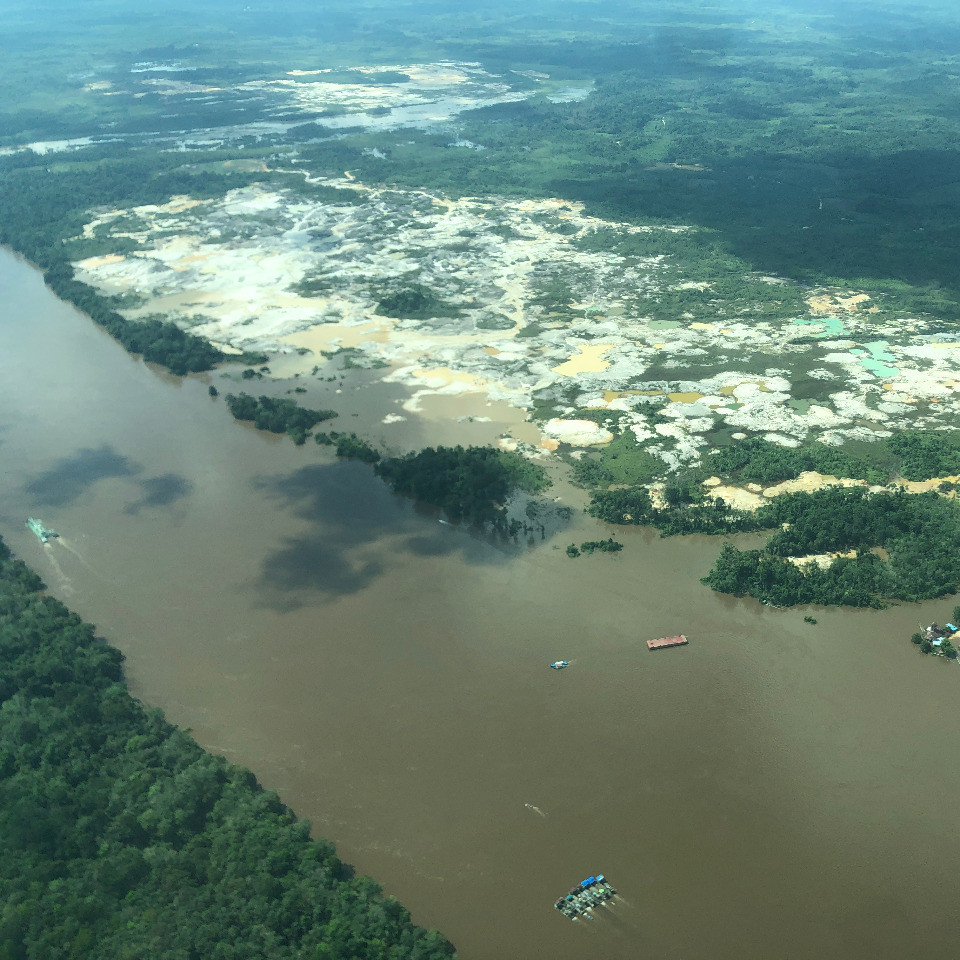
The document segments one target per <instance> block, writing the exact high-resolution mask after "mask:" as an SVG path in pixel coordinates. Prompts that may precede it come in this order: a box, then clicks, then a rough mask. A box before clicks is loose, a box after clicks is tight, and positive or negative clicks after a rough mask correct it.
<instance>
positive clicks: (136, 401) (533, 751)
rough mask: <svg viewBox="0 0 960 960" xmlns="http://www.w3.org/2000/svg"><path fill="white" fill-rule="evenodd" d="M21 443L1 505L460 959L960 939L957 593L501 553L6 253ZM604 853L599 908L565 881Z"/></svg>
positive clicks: (222, 740) (157, 684)
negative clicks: (649, 642)
mask: <svg viewBox="0 0 960 960" xmlns="http://www.w3.org/2000/svg"><path fill="white" fill-rule="evenodd" d="M214 382H216V383H217V384H218V385H219V386H220V387H221V390H223V389H224V386H223V384H222V382H221V381H220V380H215V381H214ZM228 387H229V385H228ZM347 393H348V388H347V386H346V385H345V386H344V394H343V402H344V403H345V404H346V403H348V402H349V403H352V404H354V406H357V408H358V410H359V409H360V407H359V405H358V404H359V401H357V400H356V398H353V399H350V398H348V397H347ZM373 395H374V392H373V391H371V392H370V393H369V394H365V395H364V396H373ZM370 402H372V401H370ZM331 405H333V404H331ZM361 414H362V410H361V411H360V413H358V417H357V419H356V420H355V421H353V424H356V423H362V415H361ZM428 426H429V425H428ZM351 428H354V427H353V426H352V425H351ZM407 429H408V430H412V429H414V427H412V426H411V427H408V428H407ZM423 429H424V430H425V435H424V439H425V440H430V439H432V436H431V435H428V434H429V431H428V429H427V428H423ZM434 442H436V441H435V440H434ZM0 464H2V470H0V491H2V497H0V533H2V535H3V537H4V539H5V540H6V541H7V543H8V544H9V545H10V546H11V547H12V548H13V549H14V550H15V551H16V552H17V553H18V554H19V555H20V556H21V557H23V558H24V559H25V560H26V561H27V562H28V563H29V564H30V565H31V566H33V567H34V568H35V569H37V570H38V571H39V572H40V573H41V575H42V576H43V577H44V579H45V580H46V582H47V583H48V584H49V586H50V589H51V591H52V592H53V593H54V594H55V595H57V596H58V597H60V598H61V599H63V600H64V601H65V602H66V603H68V604H69V605H70V606H71V607H73V609H75V610H76V611H77V612H78V613H80V614H81V615H82V616H83V617H85V618H87V619H89V620H91V621H92V622H94V623H95V624H96V625H97V627H98V630H99V631H100V633H101V634H102V635H103V636H104V637H106V638H107V639H108V640H109V641H110V642H111V643H113V644H115V645H116V646H118V647H119V648H120V649H121V650H122V651H123V652H124V653H125V654H126V657H127V662H126V670H127V676H128V678H129V681H130V684H131V687H132V689H133V691H134V693H135V695H137V696H139V697H140V698H142V700H143V701H144V702H145V703H147V704H149V705H156V706H159V707H162V708H163V710H165V711H166V713H167V715H168V717H169V718H170V719H171V720H172V721H173V722H175V723H177V724H180V725H182V726H184V727H189V728H190V729H192V731H193V733H194V735H195V736H196V737H197V739H198V740H199V741H200V743H201V744H203V745H204V746H205V747H207V748H208V749H210V750H213V751H216V752H219V753H222V754H224V755H225V756H227V757H229V758H230V759H232V760H235V761H237V762H239V763H242V764H245V765H247V766H249V767H250V768H251V769H253V770H254V772H255V773H256V774H257V775H258V777H259V778H260V779H261V781H262V782H263V783H264V784H265V785H266V786H268V787H271V788H274V789H276V790H277V791H278V792H279V793H280V795H281V796H282V797H283V799H284V800H285V801H287V802H288V803H289V804H290V805H291V806H292V807H293V808H294V809H295V810H296V811H297V812H298V813H299V814H301V815H302V816H305V817H309V818H310V819H311V820H312V821H313V823H314V826H315V830H316V832H317V833H318V834H322V835H325V836H327V837H329V838H330V839H332V840H334V841H335V842H336V844H337V847H338V849H339V852H340V855H341V857H342V858H343V859H344V860H346V861H347V862H349V863H352V864H354V865H355V866H356V867H357V868H358V869H359V870H361V871H363V872H366V873H369V874H371V875H373V876H374V877H376V878H377V879H378V880H380V881H381V882H382V883H383V884H384V885H385V887H386V889H387V891H388V892H390V893H392V894H395V895H396V896H398V897H399V898H400V899H401V900H402V901H403V902H404V903H405V904H406V905H407V906H408V907H410V909H411V910H412V912H413V914H414V918H415V920H416V921H417V922H419V923H421V924H424V925H427V926H436V927H439V928H440V929H441V930H443V932H444V933H445V934H446V935H447V936H449V937H450V938H451V939H452V940H453V941H454V943H456V945H457V946H458V948H459V950H460V955H461V957H462V958H464V960H494V958H498V960H499V958H504V957H509V958H518V960H527V958H535V957H551V958H556V960H574V958H582V957H584V956H593V957H603V958H606V960H635V958H637V957H641V956H650V957H658V958H681V957H683V958H687V960H728V958H729V960H734V958H736V960H769V958H770V957H777V958H781V960H790V958H796V960H808V958H810V957H819V958H837V960H840V958H843V960H877V958H891V960H893V958H896V960H902V958H903V957H907V956H910V957H922V958H942V957H947V956H952V955H953V954H954V953H955V949H956V948H955V936H956V935H955V930H954V926H955V924H954V920H953V917H952V915H951V912H950V910H949V908H948V906H947V904H948V903H949V896H950V893H951V891H952V890H953V887H954V883H955V875H956V865H957V863H958V862H960V832H958V831H957V829H956V827H955V825H954V824H953V821H952V814H953V800H954V797H955V796H956V788H957V783H958V782H960V746H958V744H957V740H956V737H955V731H954V729H953V721H954V720H955V717H956V703H957V698H958V696H960V668H958V667H957V666H956V665H954V664H948V663H944V662H936V661H933V660H931V659H929V658H923V657H921V656H919V655H918V654H917V653H916V648H915V647H913V646H912V645H911V644H910V643H909V642H907V640H906V637H908V636H909V634H910V633H911V632H913V631H914V630H915V629H916V627H917V623H918V622H919V621H923V622H929V621H930V620H932V619H935V618H936V619H942V618H943V617H944V616H946V615H948V614H949V612H950V610H951V609H952V606H953V600H952V598H947V599H946V600H945V601H943V602H942V603H936V604H927V605H925V606H923V607H918V606H904V607H900V608H896V609H893V610H889V611H884V612H872V611H871V612H852V611H837V610H831V611H816V612H815V616H816V617H817V618H818V620H819V623H818V624H817V625H816V626H811V625H809V624H805V623H804V622H803V613H805V612H808V611H776V610H768V609H765V608H761V607H759V606H758V605H757V604H756V603H754V602H752V601H738V600H734V599H730V598H724V597H720V596H717V595H715V594H712V593H711V592H710V591H708V590H707V589H706V588H704V587H702V586H701V585H700V584H699V582H698V578H699V577H700V576H702V575H703V574H704V573H705V572H706V570H707V569H708V567H709V565H710V562H711V559H712V557H713V556H714V555H715V554H716V551H717V550H718V549H719V543H718V542H716V541H711V540H706V539H703V538H684V539H670V540H660V539H658V538H657V537H655V536H653V535H651V534H650V533H649V532H645V531H635V530H623V531H617V537H618V539H621V540H623V541H624V542H625V544H626V548H625V550H624V551H623V553H622V554H620V555H616V556H605V555H597V556H594V557H581V558H579V559H577V560H570V559H568V558H567V556H566V555H565V553H564V551H563V547H564V546H565V545H566V543H568V542H570V541H573V540H578V541H579V540H583V539H588V538H589V539H594V538H596V537H597V536H598V535H599V536H606V535H607V531H606V530H600V529H598V528H597V527H595V526H593V525H591V524H590V523H589V522H588V521H587V520H586V518H579V519H577V520H576V522H575V526H574V527H573V529H572V530H570V531H568V532H567V533H565V534H563V535H562V536H561V537H560V538H558V540H557V541H556V542H549V541H548V542H546V543H543V544H538V545H537V546H535V547H534V548H532V549H529V550H524V551H521V552H517V551H510V550H504V549H502V548H500V547H498V546H497V545H496V544H491V543H487V542H485V541H483V540H480V539H477V538H475V537H472V536H470V535H469V534H468V533H466V532H465V531H462V530H459V529H457V528H455V527H451V526H448V525H443V524H439V523H437V520H436V518H434V517H432V516H430V515H427V514H424V513H422V512H417V511H416V510H415V509H414V508H413V507H412V506H411V505H410V504H409V503H408V502H406V501H403V500H400V499H398V498H396V497H394V496H393V495H391V494H390V493H389V492H388V491H386V490H385V488H384V487H383V486H382V485H381V484H380V483H379V481H377V480H376V479H375V478H374V477H373V475H372V473H371V471H370V470H369V469H368V468H366V467H364V466H362V465H359V464H355V463H337V462H334V461H333V460H332V459H331V458H330V456H329V452H328V451H326V450H321V449H318V448H317V447H316V445H314V444H312V443H308V444H307V445H306V446H305V447H303V448H295V447H294V446H293V444H292V443H290V442H289V440H287V439H285V438H282V439H281V438H274V437H271V436H267V435H264V434H261V433H257V432H256V431H254V430H252V429H250V428H247V427H245V426H243V425H240V424H236V423H234V422H233V421H232V419H231V418H230V415H229V413H228V411H227V410H226V407H225V405H224V403H223V401H222V400H217V399H212V398H210V397H209V396H208V395H207V383H206V382H204V381H203V380H202V378H196V379H187V380H183V381H181V380H178V379H176V378H171V377H169V376H167V375H165V374H162V373H159V372H157V371H156V370H154V369H150V368H148V367H146V366H145V365H144V364H142V363H141V362H139V361H137V360H135V359H132V358H130V357H129V356H128V355H127V354H125V353H124V352H123V350H122V349H121V348H120V347H118V346H117V345H116V344H114V342H113V341H112V340H111V339H110V338H109V337H108V336H107V335H106V334H104V333H103V332H102V331H101V330H99V329H98V328H97V327H96V326H95V325H94V324H93V323H91V322H90V321H89V320H88V319H86V318H85V317H84V316H82V315H81V314H79V313H78V312H77V311H75V310H74V309H73V308H72V307H70V306H68V305H66V304H63V303H61V302H60V301H58V300H57V299H56V298H55V297H54V296H53V295H52V294H51V293H50V292H49V291H48V290H46V288H45V287H44V286H43V284H42V282H41V279H40V277H39V275H38V274H37V273H36V271H34V270H33V269H32V268H31V267H30V266H29V265H27V264H25V263H23V262H22V261H19V260H17V259H16V258H14V257H13V256H12V255H10V254H9V253H7V252H0ZM31 515H33V516H39V517H41V518H42V519H43V520H44V522H45V523H47V524H48V525H49V526H52V527H54V528H55V529H57V530H58V531H59V532H60V533H61V535H62V536H61V539H60V540H59V541H56V542H53V543H51V544H49V545H47V546H41V545H40V544H39V543H38V542H37V540H36V539H35V538H34V537H33V536H32V535H31V534H30V533H29V532H28V531H27V530H26V529H25V527H24V525H23V521H24V518H25V517H27V516H31ZM679 631H682V632H684V633H686V634H687V635H688V636H689V637H690V640H691V643H690V645H689V646H688V647H685V648H682V649H676V650H666V651H660V652H658V653H650V652H648V651H647V649H646V645H645V644H644V642H643V641H644V640H645V639H646V638H647V637H650V636H652V635H662V634H664V633H675V632H679ZM558 658H565V659H568V660H572V661H573V663H572V665H571V666H570V667H569V668H568V669H566V670H564V671H560V672H558V671H553V670H550V669H548V667H547V664H548V663H550V662H551V661H553V660H556V659H558ZM532 808H536V809H532ZM596 872H603V873H604V874H606V875H607V877H608V878H610V880H611V881H612V882H613V883H614V884H615V885H616V886H617V887H618V888H619V890H620V891H621V896H622V899H621V900H619V901H618V902H616V903H615V904H614V905H613V907H612V908H610V909H607V908H600V909H598V910H597V914H598V918H597V919H596V920H595V921H593V922H590V923H588V922H582V921H581V922H577V923H570V922H569V921H567V920H565V919H564V918H563V917H561V916H560V915H559V914H558V913H557V912H556V911H554V910H553V909H552V903H553V901H554V899H555V898H556V897H558V896H560V895H561V894H562V893H564V892H565V891H566V889H567V888H568V887H570V886H571V885H572V884H573V883H574V882H576V881H578V880H580V879H581V878H583V877H585V876H587V875H589V874H593V873H596Z"/></svg>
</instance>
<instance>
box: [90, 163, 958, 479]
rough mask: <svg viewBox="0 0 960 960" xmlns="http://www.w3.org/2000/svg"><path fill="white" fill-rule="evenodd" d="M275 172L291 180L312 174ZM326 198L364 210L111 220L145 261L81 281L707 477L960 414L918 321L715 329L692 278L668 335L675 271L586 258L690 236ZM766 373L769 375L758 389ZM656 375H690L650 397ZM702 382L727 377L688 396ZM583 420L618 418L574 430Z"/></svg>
mask: <svg viewBox="0 0 960 960" xmlns="http://www.w3.org/2000/svg"><path fill="white" fill-rule="evenodd" d="M277 173H278V181H281V180H282V179H283V176H286V177H287V182H288V183H289V177H290V176H291V175H301V176H302V175H304V174H303V171H298V170H296V169H293V170H287V171H277ZM312 182H317V183H320V184H322V185H324V186H326V187H332V188H340V189H344V190H350V191H353V192H352V193H351V194H349V195H348V194H345V195H344V196H345V202H343V203H336V202H319V201H315V200H310V199H304V198H303V197H301V196H299V195H298V193H297V191H296V190H294V189H290V188H285V187H283V186H281V185H277V184H273V185H264V184H260V185H254V186H250V187H244V188H241V189H237V190H234V191H231V192H230V193H229V194H227V195H226V197H224V198H222V199H218V200H211V201H204V202H197V201H191V200H185V199H183V198H173V199H171V201H170V202H169V203H167V204H164V205H162V206H144V207H137V208H134V209H132V210H112V211H101V212H99V213H98V215H97V216H96V217H95V218H94V219H92V220H91V222H90V223H88V224H87V226H86V227H85V229H84V234H85V235H87V236H92V235H93V234H94V231H96V235H97V236H98V237H101V238H102V237H103V236H104V235H110V236H114V237H117V238H120V237H127V238H131V239H133V240H135V241H136V242H137V243H138V245H139V246H138V249H137V250H136V252H134V253H131V254H128V255H120V254H116V255H108V256H101V257H96V258H91V259H87V260H83V261H81V262H79V263H77V264H76V269H77V276H78V278H79V279H81V280H83V281H85V282H87V283H90V284H92V285H93V286H95V287H96V288H97V289H98V290H100V291H101V292H103V293H105V294H127V295H129V296H128V297H127V300H126V301H125V305H124V306H123V307H122V308H121V309H122V312H123V313H124V314H125V315H126V316H127V317H129V318H130V319H137V318H142V317H145V316H148V315H151V314H162V315H164V316H167V317H169V318H171V319H173V320H175V321H176V322H177V323H179V324H180V325H182V326H183V327H185V328H189V329H191V330H193V331H195V332H197V333H199V334H202V335H204V336H206V337H209V338H210V339H211V340H212V341H214V342H215V343H219V344H222V345H225V346H227V347H229V348H234V349H257V350H264V351H266V352H268V353H270V354H271V355H272V356H271V360H270V367H271V371H272V374H273V375H274V376H279V377H283V378H292V377H294V376H295V375H297V374H299V375H301V376H309V375H311V373H312V372H313V370H314V367H316V366H319V367H320V370H319V371H318V376H324V375H325V372H327V371H325V370H324V364H325V363H326V358H325V357H324V356H323V355H322V354H321V353H320V351H327V352H328V353H329V352H331V351H336V350H337V349H343V348H350V349H351V354H350V359H351V366H354V367H367V368H381V367H382V368H383V370H382V379H383V380H385V381H387V382H396V383H402V384H405V385H406V386H407V387H409V388H411V389H412V391H413V394H412V396H411V398H410V399H409V400H408V401H407V404H406V407H407V411H408V412H415V411H417V410H418V409H420V408H422V406H423V403H424V401H425V400H426V399H427V398H439V397H458V398H462V399H463V400H464V402H466V401H467V398H470V397H473V398H474V399H475V401H476V410H475V413H476V415H477V416H478V417H480V416H483V415H484V414H485V406H486V404H487V403H488V402H490V401H494V402H503V403H508V404H510V405H512V406H513V407H515V408H518V409H519V410H521V411H527V410H529V408H530V407H531V406H532V405H533V403H534V400H535V398H539V399H541V400H542V399H543V398H544V397H545V396H546V397H549V398H551V399H552V400H553V403H554V406H555V411H554V412H555V416H554V417H553V418H552V419H551V420H550V421H549V423H547V424H546V425H545V426H544V428H543V431H542V446H543V447H544V448H545V449H554V448H556V447H557V446H558V444H560V443H564V444H568V445H570V446H581V447H586V446H590V445H596V444H603V443H606V442H609V440H610V439H611V437H612V435H613V434H612V430H613V429H620V430H632V431H633V433H634V434H635V436H636V438H637V440H638V441H639V442H641V443H643V444H644V445H645V447H646V449H647V450H649V452H651V453H652V454H653V455H655V456H658V457H660V458H661V459H662V460H663V461H664V463H665V464H666V466H667V467H669V468H676V467H679V466H682V465H684V464H690V463H696V462H698V460H699V459H700V457H701V455H702V453H703V451H704V450H705V449H707V448H708V446H709V441H708V435H709V434H711V433H712V432H714V431H717V430H727V431H728V432H729V433H730V434H731V435H732V436H734V437H737V436H748V435H750V436H755V435H760V436H765V437H766V438H768V439H770V440H773V441H775V442H779V443H782V444H785V445H796V444H798V443H800V442H801V441H802V440H803V439H805V438H807V437H808V436H816V437H819V438H820V439H821V440H823V441H825V442H827V443H841V442H843V441H844V440H845V439H848V438H859V439H876V438H878V437H882V436H886V435H888V433H889V432H890V431H891V430H895V429H902V428H904V427H908V426H912V427H916V428H930V427H932V428H936V427H940V426H948V425H951V424H952V423H954V422H955V419H954V418H955V417H956V415H957V413H958V412H960V403H958V390H960V373H958V370H957V361H958V358H960V354H958V353H957V350H956V349H955V348H956V347H958V344H957V343H954V342H938V340H939V339H940V338H938V337H935V336H923V335H921V334H920V333H919V332H918V330H917V329H916V326H915V325H911V324H910V323H909V322H907V321H898V324H897V328H896V329H883V328H882V327H881V326H880V324H879V321H878V320H877V318H876V317H875V316H874V315H872V314H871V313H870V310H871V307H870V306H869V303H870V299H869V297H868V296H867V295H866V294H863V293H859V294H858V293H856V292H853V291H833V292H831V291H821V292H817V293H816V294H814V295H811V300H810V302H809V314H808V315H807V316H806V317H805V318H798V319H797V321H793V322H792V321H769V320H763V321H758V320H755V319H753V318H751V317H750V316H749V311H748V310H746V311H745V312H744V315H743V316H740V317H736V318H731V319H728V320H724V321H723V322H716V321H715V320H709V322H705V321H704V318H705V317H709V316H710V297H711V291H710V289H709V284H706V283H702V282H697V281H687V282H683V283H682V286H684V287H685V289H688V290H691V289H693V290H696V291H697V295H698V296H702V298H703V301H702V302H703V307H704V309H703V312H702V313H701V314H700V318H699V319H698V317H697V315H696V313H693V312H691V313H688V314H686V315H685V316H684V317H683V318H681V319H678V321H677V322H674V323H669V324H665V323H662V322H657V321H654V320H651V319H650V318H649V316H648V312H649V308H650V304H651V301H652V299H655V298H656V297H657V296H658V294H659V293H661V292H662V291H663V289H664V287H665V286H666V284H667V283H668V280H667V279H666V278H667V277H668V276H669V277H670V279H669V282H670V283H676V282H677V281H676V272H677V267H678V265H677V264H675V263H671V261H670V259H669V258H667V257H666V256H648V257H625V256H621V255H619V254H617V253H614V252H605V251H602V252H594V251H589V250H585V249H581V247H580V246H579V245H578V239H579V238H582V237H583V236H585V235H587V234H589V233H591V232H592V231H594V230H597V229H605V230H611V231H614V232H615V233H619V234H621V235H622V234H628V233H637V232H646V233H649V234H652V235H653V236H654V237H655V235H656V233H657V232H658V231H660V232H663V231H668V230H669V231H679V230H687V229H691V228H688V227H679V226H676V227H663V226H658V227H642V226H628V225H625V224H618V223H611V222H607V221H601V220H598V219H596V218H593V217H590V216H587V215H586V214H585V213H584V211H583V209H582V207H580V206H579V205H577V204H575V203H569V202H565V201H563V200H557V199H554V200H537V201H532V200H529V201H516V200H508V199H503V198H492V199H476V198H465V199H460V200H450V199H447V198H445V197H442V196H433V195H430V194H428V193H425V192H421V191H400V190H389V189H383V188H372V187H368V186H365V185H363V184H360V183H358V182H357V181H356V180H355V179H353V178H352V177H350V176H344V177H341V178H334V179H323V180H320V179H318V180H316V181H312ZM357 193H359V198H357V196H356V194H357ZM755 279H756V278H755ZM761 279H764V278H761ZM765 279H766V280H767V282H769V283H770V284H771V286H774V285H776V284H777V283H778V282H780V281H778V280H777V279H776V278H765ZM411 291H419V292H420V293H424V292H425V293H427V294H428V295H429V297H430V298H432V299H430V300H429V301H428V302H429V304H430V310H429V311H428V312H432V313H435V314H436V315H435V316H430V317H427V318H426V319H423V318H420V319H414V318H412V317H402V316H401V317H399V318H391V317H387V316H382V315H380V313H378V303H379V302H380V301H381V300H383V298H384V297H386V296H390V295H395V294H407V295H409V293H410V292H411ZM692 309H694V310H695V309H696V308H695V307H694V308H692ZM830 311H832V313H831V312H830ZM420 312H421V313H422V312H423V311H420ZM715 316H716V313H715V310H714V312H713V317H715ZM798 324H802V326H801V325H798ZM801 336H802V337H803V342H801V343H799V344H795V343H790V342H789V341H790V340H791V339H797V338H798V337H801ZM762 355H768V356H769V357H770V361H769V366H767V367H765V368H764V369H763V370H762V372H760V373H758V372H757V368H756V363H757V361H756V358H757V357H758V356H762ZM750 356H752V357H753V358H754V359H753V364H754V366H753V369H752V370H748V369H746V368H745V366H744V361H743V358H744V357H750ZM654 364H655V365H657V366H658V367H660V368H661V369H663V368H665V367H666V368H672V369H673V370H675V371H676V375H677V377H678V379H671V380H669V381H664V380H651V379H649V378H648V374H647V370H648V367H650V366H651V365H654ZM690 364H702V365H712V366H714V367H715V368H718V369H720V370H722V371H723V372H720V373H715V374H714V375H712V376H708V377H701V378H699V379H697V378H695V377H690V379H679V377H680V376H682V374H683V372H684V370H683V368H684V367H685V366H688V365H690ZM800 364H803V365H804V366H805V369H806V374H805V376H806V379H807V383H808V384H809V382H810V381H814V382H815V381H818V380H819V381H821V382H822V383H823V390H822V391H818V396H817V397H816V398H815V399H814V400H809V399H808V400H797V399H796V398H795V397H794V393H793V388H794V384H793V380H792V373H791V371H792V370H793V369H794V368H795V366H799V365H800ZM808 396H809V394H808ZM585 408H592V409H594V410H599V411H604V412H606V413H607V414H609V417H607V418H604V417H600V418H599V419H600V420H601V421H604V420H605V421H606V422H601V423H600V424H599V425H598V424H597V423H594V422H592V420H585V419H584V418H583V417H582V416H581V417H579V418H578V417H577V415H576V411H578V410H583V409H585ZM458 409H460V410H461V411H462V410H463V409H464V407H463V404H459V405H458ZM654 412H656V416H654ZM398 416H402V413H401V414H398ZM571 421H576V422H571Z"/></svg>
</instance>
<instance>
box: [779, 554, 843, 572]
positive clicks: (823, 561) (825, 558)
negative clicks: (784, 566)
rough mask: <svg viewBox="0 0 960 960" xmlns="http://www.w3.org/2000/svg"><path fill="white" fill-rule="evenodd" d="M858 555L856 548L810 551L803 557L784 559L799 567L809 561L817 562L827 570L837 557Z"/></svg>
mask: <svg viewBox="0 0 960 960" xmlns="http://www.w3.org/2000/svg"><path fill="white" fill-rule="evenodd" d="M856 555H857V551H856V550H848V551H847V552H846V553H808V554H806V556H803V557H784V558H783V559H784V560H789V561H790V563H792V564H794V566H797V567H804V566H806V565H807V564H808V563H815V564H816V565H817V566H818V567H819V568H820V569H821V570H826V568H827V567H829V566H830V564H831V563H833V561H834V560H836V559H837V557H847V558H849V559H851V560H852V559H853V558H854V557H856Z"/></svg>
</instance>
